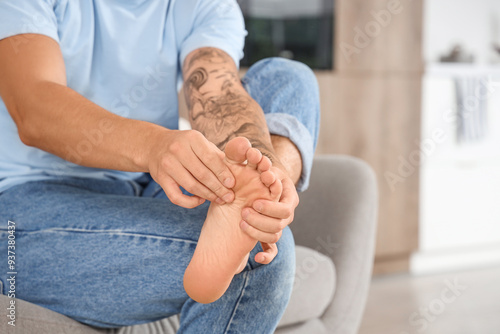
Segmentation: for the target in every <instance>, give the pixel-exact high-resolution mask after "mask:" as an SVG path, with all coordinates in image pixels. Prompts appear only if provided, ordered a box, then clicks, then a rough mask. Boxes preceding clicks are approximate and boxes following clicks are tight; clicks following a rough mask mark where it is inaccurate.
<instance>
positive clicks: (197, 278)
mask: <svg viewBox="0 0 500 334" xmlns="http://www.w3.org/2000/svg"><path fill="white" fill-rule="evenodd" d="M225 153H226V158H225V163H226V165H227V166H228V167H229V169H230V170H231V172H232V173H233V175H234V177H235V179H236V184H235V186H234V187H233V191H234V194H235V199H234V201H233V202H232V203H229V204H224V205H219V204H217V203H215V202H212V203H211V205H210V208H209V209H208V214H207V219H206V220H205V223H204V224H203V227H202V229H201V234H200V238H199V240H198V245H197V246H196V250H195V252H194V255H193V258H192V259H191V262H190V263H189V265H188V267H187V269H186V272H185V273H184V288H185V290H186V292H187V294H188V295H189V296H190V297H191V298H192V299H194V300H195V301H197V302H199V303H203V304H206V303H211V302H214V301H216V300H217V299H219V298H220V297H221V296H222V295H223V294H224V292H226V290H227V288H228V287H229V284H230V283H231V280H232V279H233V276H234V275H236V274H237V273H239V272H240V271H241V270H243V268H244V267H245V265H246V263H247V260H248V255H249V253H250V251H251V250H252V249H253V248H254V247H255V245H256V243H257V240H255V239H252V238H251V237H249V236H248V235H247V234H245V233H244V232H243V231H242V230H241V228H240V226H239V223H240V221H241V210H242V209H243V208H244V207H248V206H251V205H252V203H253V202H254V201H255V200H257V199H267V200H274V201H278V200H279V198H280V195H281V191H282V185H281V181H280V180H279V179H277V178H276V176H275V175H274V174H273V172H271V171H270V170H269V169H270V168H271V162H270V161H269V159H268V158H266V157H263V156H262V154H261V153H260V151H259V150H257V149H254V148H251V144H250V142H249V141H248V140H247V139H246V138H242V137H238V138H234V139H232V140H231V141H229V142H228V143H227V146H226V149H225ZM245 161H247V163H246V164H244V162H245Z"/></svg>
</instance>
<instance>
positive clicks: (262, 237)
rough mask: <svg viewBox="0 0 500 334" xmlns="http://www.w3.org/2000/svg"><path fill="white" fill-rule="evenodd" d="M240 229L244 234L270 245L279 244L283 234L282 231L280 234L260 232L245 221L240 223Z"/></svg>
mask: <svg viewBox="0 0 500 334" xmlns="http://www.w3.org/2000/svg"><path fill="white" fill-rule="evenodd" d="M240 228H241V229H242V230H243V232H245V233H246V234H248V235H249V236H250V237H252V238H253V239H256V240H258V241H261V242H267V243H270V244H273V243H276V242H278V240H279V239H280V238H281V233H282V232H281V231H279V232H278V233H266V232H262V231H259V230H257V229H256V228H254V227H253V226H250V225H249V224H248V223H247V222H245V221H244V220H242V221H240Z"/></svg>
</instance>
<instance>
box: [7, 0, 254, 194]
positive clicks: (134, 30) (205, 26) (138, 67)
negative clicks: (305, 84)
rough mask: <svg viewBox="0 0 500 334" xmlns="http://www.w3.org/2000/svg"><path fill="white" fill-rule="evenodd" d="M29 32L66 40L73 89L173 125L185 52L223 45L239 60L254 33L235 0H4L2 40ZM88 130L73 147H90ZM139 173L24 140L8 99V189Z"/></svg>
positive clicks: (115, 108)
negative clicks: (71, 158) (89, 163)
mask: <svg viewBox="0 0 500 334" xmlns="http://www.w3.org/2000/svg"><path fill="white" fill-rule="evenodd" d="M23 33H36V34H42V35H46V36H49V37H51V38H52V39H54V40H55V41H57V42H58V43H59V45H60V48H61V50H62V54H63V57H64V63H65V66H66V76H67V83H68V87H70V88H71V89H73V90H75V91H77V92H78V93H80V94H81V95H83V96H85V97H86V98H87V99H89V100H91V101H92V102H94V103H96V104H98V105H100V106H101V107H103V108H105V109H107V110H109V111H110V112H113V113H115V114H118V115H120V116H124V117H128V118H132V119H138V120H144V121H148V122H152V123H155V124H159V125H162V126H164V127H167V128H169V129H177V126H178V103H177V92H178V88H180V86H181V83H182V78H181V74H182V73H181V68H182V62H183V61H184V59H185V57H186V56H187V55H188V54H189V53H190V52H191V51H194V50H196V49H198V48H201V47H216V48H219V49H222V50H224V51H225V52H227V53H228V54H229V55H230V56H231V57H232V58H233V59H234V61H235V62H236V64H238V63H239V60H240V59H241V58H242V56H243V45H244V38H245V35H246V31H245V27H244V21H243V17H242V14H241V11H240V9H239V7H238V5H237V3H236V1H235V0H88V1H83V0H80V1H78V0H18V1H14V0H0V39H4V38H6V37H10V36H14V35H18V34H23ZM17 43H29V39H28V38H18V39H16V41H15V42H14V43H12V47H14V48H16V44H17ZM0 80H1V78H0ZM75 131H78V129H75ZM88 136H89V138H88V139H89V140H88V142H85V143H83V142H82V145H80V146H81V147H74V148H68V152H73V153H74V154H78V152H79V151H80V153H83V154H85V153H86V151H85V150H88V149H90V146H89V143H90V145H92V135H91V134H88ZM84 141H85V140H84ZM71 150H73V151H71ZM69 154H71V153H69ZM139 175H140V174H138V173H129V172H120V171H113V170H106V169H95V168H88V167H82V166H78V165H76V164H73V163H70V162H68V161H65V160H63V159H61V158H59V157H57V156H55V155H52V154H50V153H47V152H44V151H42V150H39V149H37V148H34V147H28V146H26V145H24V144H23V143H22V142H21V140H20V138H19V135H18V131H17V127H16V125H15V123H14V121H13V120H12V118H11V117H10V115H9V113H8V111H7V109H6V107H5V104H4V103H3V101H1V100H0V192H2V191H4V190H6V189H7V188H9V187H12V186H13V185H16V184H20V183H24V182H27V181H33V180H43V179H50V178H54V177H58V176H75V177H91V178H119V179H127V180H131V179H134V178H136V177H138V176H139Z"/></svg>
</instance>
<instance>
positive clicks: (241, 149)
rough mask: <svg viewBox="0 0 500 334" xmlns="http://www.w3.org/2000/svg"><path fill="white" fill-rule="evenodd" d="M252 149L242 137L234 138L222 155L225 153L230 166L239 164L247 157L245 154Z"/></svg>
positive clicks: (248, 142)
mask: <svg viewBox="0 0 500 334" xmlns="http://www.w3.org/2000/svg"><path fill="white" fill-rule="evenodd" d="M251 147H252V144H250V141H249V140H248V139H246V138H244V137H236V138H233V139H231V140H230V141H229V142H228V143H227V145H226V149H225V150H224V153H226V160H227V162H229V163H232V164H241V163H243V162H244V161H245V160H246V159H247V157H246V153H247V151H248V149H249V148H251Z"/></svg>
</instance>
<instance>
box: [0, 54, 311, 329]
mask: <svg viewBox="0 0 500 334" xmlns="http://www.w3.org/2000/svg"><path fill="white" fill-rule="evenodd" d="M259 82H260V84H259ZM243 83H244V85H245V87H246V89H247V90H248V91H249V93H250V94H251V95H252V97H254V98H255V99H256V100H257V102H259V103H260V104H261V106H262V107H263V109H264V112H265V113H266V119H267V120H268V122H269V127H270V129H271V132H272V133H276V134H280V135H286V136H288V137H290V138H291V139H292V140H293V141H294V143H295V144H296V145H297V147H298V148H299V150H300V152H301V154H302V159H303V163H304V168H303V169H304V170H303V175H302V179H301V185H300V187H299V189H304V188H305V187H307V184H308V179H309V174H310V165H311V164H312V156H313V153H314V148H315V145H316V140H317V133H318V121H319V102H318V97H317V95H318V94H317V92H318V90H317V83H316V81H315V79H314V76H313V75H312V72H311V71H310V70H309V69H308V68H307V67H305V66H304V65H301V64H299V63H296V62H291V61H287V60H282V59H270V60H264V61H262V62H260V63H258V64H256V65H255V66H254V67H252V68H251V69H250V70H249V71H248V74H247V76H246V77H245V78H244V79H243ZM207 209H208V204H204V205H202V206H200V207H198V208H195V209H184V208H181V207H178V206H175V205H173V204H172V203H171V202H170V201H169V200H168V198H167V197H166V195H165V194H164V192H163V190H162V189H161V187H160V186H159V185H158V184H156V183H155V182H154V181H152V180H151V178H150V177H149V176H148V175H144V176H143V177H141V178H140V179H138V180H136V182H134V181H126V180H118V179H104V180H101V179H90V178H75V177H62V176H61V177H54V178H52V179H50V180H40V181H33V182H27V183H23V184H20V185H16V186H13V187H11V188H9V189H7V190H6V191H4V192H3V193H0V219H1V221H0V253H1V254H7V236H8V232H7V221H8V220H11V221H14V222H15V223H16V235H15V236H16V239H15V240H16V269H17V275H16V297H17V298H20V299H24V300H27V301H30V302H32V303H35V304H38V305H41V306H43V307H46V308H48V309H51V310H54V311H56V312H59V313H62V314H65V315H67V316H69V317H71V318H73V319H76V320H78V321H81V322H83V323H86V324H89V325H93V326H97V327H103V328H112V327H120V326H126V325H134V324H140V323H145V322H151V321H155V320H158V319H162V318H165V317H168V316H170V315H173V314H179V313H180V315H181V317H180V318H181V328H180V333H252V334H253V333H272V332H273V331H274V329H275V327H276V326H277V324H278V322H279V320H280V318H281V316H282V314H283V312H284V310H285V308H286V305H287V303H288V300H289V298H290V294H291V291H292V285H293V277H294V271H295V251H294V241H293V236H292V233H291V231H290V229H289V228H286V229H285V230H284V231H283V236H282V237H281V239H280V241H279V242H278V249H279V253H278V255H277V257H276V258H275V259H274V260H273V261H272V263H270V264H268V265H260V264H258V263H256V262H255V261H254V260H253V258H254V256H255V254H256V253H257V252H259V251H261V247H260V244H258V245H257V246H256V247H255V248H254V250H253V251H252V252H251V255H250V258H249V261H248V264H247V266H246V268H245V269H244V271H243V272H242V273H240V274H238V275H236V276H235V278H234V279H233V281H232V283H231V285H230V287H229V289H228V290H227V292H226V293H225V294H224V296H223V297H222V298H221V299H219V300H218V301H216V302H214V303H212V304H208V305H203V304H198V303H196V302H194V301H193V300H191V299H190V298H189V297H188V296H187V294H186V292H185V291H184V288H183V284H182V279H183V275H184V270H185V268H186V267H187V265H188V263H189V261H190V259H191V257H192V255H193V252H194V249H195V247H196V243H197V240H198V237H199V234H200V231H201V227H202V224H203V222H204V220H205V217H206V214H207ZM3 261H4V262H3V263H2V265H0V267H1V268H4V269H2V270H1V271H0V283H2V285H3V291H1V292H2V293H4V294H6V293H7V291H8V286H7V278H8V277H7V274H6V273H7V271H8V270H7V257H6V255H4V257H3Z"/></svg>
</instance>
